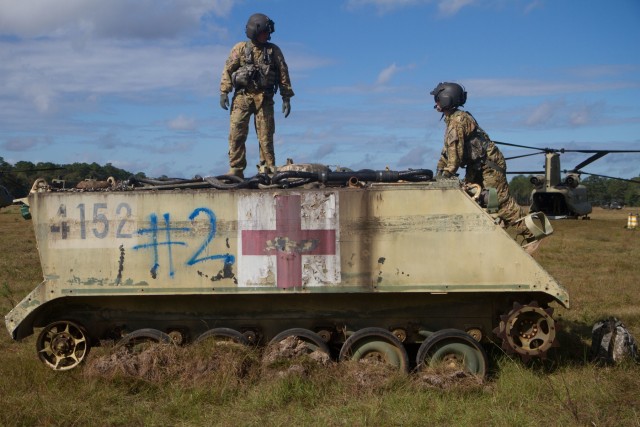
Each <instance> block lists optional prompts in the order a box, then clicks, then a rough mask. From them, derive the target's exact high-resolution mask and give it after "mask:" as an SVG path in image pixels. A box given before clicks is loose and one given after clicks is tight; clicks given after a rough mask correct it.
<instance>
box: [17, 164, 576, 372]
mask: <svg viewBox="0 0 640 427" xmlns="http://www.w3.org/2000/svg"><path fill="white" fill-rule="evenodd" d="M427 172H428V173H426V174H425V173H422V175H421V177H420V178H421V179H415V180H403V179H402V174H400V175H398V174H397V173H393V172H389V171H381V172H375V173H374V172H366V173H365V175H364V176H360V177H359V176H358V173H353V176H349V175H351V174H348V175H345V173H341V174H340V175H338V178H337V179H335V180H334V181H331V180H327V174H326V173H325V172H318V173H317V174H316V173H315V172H314V173H313V174H310V175H314V176H315V175H317V176H318V178H317V179H314V180H308V179H300V176H301V175H300V173H295V174H293V177H294V178H292V179H293V181H292V180H291V179H285V180H283V181H281V184H280V185H273V184H271V185H264V184H263V185H253V188H252V186H248V185H244V184H243V185H235V184H234V183H231V184H224V183H222V184H221V185H218V186H214V187H213V188H211V187H210V186H209V187H207V185H206V181H207V180H203V182H202V184H200V183H197V182H196V183H195V184H193V185H176V184H173V183H169V184H165V185H162V183H160V185H147V184H144V185H142V186H133V185H129V186H127V185H121V186H119V187H116V186H114V188H111V189H100V190H95V191H91V190H82V191H79V190H77V191H56V190H55V189H53V188H51V187H49V186H48V185H47V184H46V182H43V181H40V182H36V184H34V187H33V190H32V192H31V194H30V195H29V205H30V213H31V216H32V221H33V225H34V229H35V234H36V240H37V245H38V250H39V253H40V259H41V264H42V270H43V274H44V281H43V282H42V283H40V284H39V285H38V286H37V287H36V288H35V289H34V290H33V291H32V292H31V293H30V294H29V295H28V296H27V297H26V298H25V299H24V300H23V301H22V302H20V303H19V304H18V305H17V306H16V307H15V308H14V309H13V310H12V311H11V312H10V313H8V314H7V315H6V316H5V322H6V326H7V329H8V331H9V333H10V334H11V336H12V337H13V338H14V339H21V338H24V337H26V336H29V335H31V334H33V333H34V329H39V328H42V330H41V332H40V334H39V336H38V339H37V342H36V346H37V351H38V355H39V357H40V359H41V360H42V361H43V362H44V363H45V364H46V365H48V366H50V367H51V368H53V369H56V370H66V369H71V368H73V367H75V366H77V365H78V364H80V363H81V362H82V361H83V360H84V359H85V358H86V355H87V353H88V351H89V349H90V348H91V346H95V345H99V344H100V343H101V342H102V341H104V340H116V341H120V342H123V343H127V342H129V343H131V342H134V341H136V340H143V339H148V340H155V341H172V342H174V343H176V344H183V345H186V344H189V343H191V342H193V341H197V340H199V339H203V338H206V337H219V338H224V339H233V340H235V341H237V342H240V343H254V344H258V345H259V344H267V343H269V342H271V341H274V340H275V341H277V340H281V339H283V338H285V337H288V336H296V337H298V338H299V339H302V340H303V341H304V342H306V343H308V344H309V346H310V348H313V349H316V350H321V351H324V352H327V353H328V354H329V355H330V356H331V357H333V358H334V359H340V360H344V359H361V358H372V359H378V360H382V361H384V362H386V363H391V364H393V365H396V366H398V367H399V368H400V369H409V368H410V367H413V366H420V365H422V364H428V363H431V362H434V361H438V360H449V361H453V362H455V363H458V364H462V365H464V366H465V367H466V368H467V369H469V370H471V371H472V372H474V373H477V374H480V375H483V374H484V373H485V372H486V369H487V357H486V353H485V349H484V345H485V344H486V343H487V342H496V343H502V347H503V348H504V349H505V350H506V351H507V352H510V353H517V354H519V355H520V356H522V357H523V358H525V359H526V358H530V357H545V355H546V353H547V351H548V350H549V349H550V348H551V347H552V346H555V345H557V342H556V333H555V322H554V319H553V318H552V308H551V307H550V304H552V303H557V304H559V305H562V306H565V307H568V305H569V297H568V294H567V292H566V291H565V290H564V288H563V287H562V286H561V285H560V284H558V283H557V282H556V281H555V280H554V279H553V278H552V277H551V276H550V275H549V274H548V273H547V272H546V271H545V270H544V269H543V268H542V267H541V266H540V265H539V264H538V263H537V262H536V261H535V260H534V259H533V258H532V257H531V256H530V255H529V254H527V253H526V252H525V251H524V250H523V249H522V248H521V246H520V245H519V244H518V243H517V242H516V241H515V240H514V239H513V238H512V237H511V236H510V235H509V234H508V233H507V232H505V230H504V229H502V228H501V227H500V225H498V224H497V223H496V221H495V220H494V218H493V217H492V216H491V215H490V214H489V213H488V212H487V209H484V208H483V207H481V206H480V205H479V204H478V202H476V200H474V198H473V197H472V196H470V195H469V194H468V193H467V192H466V191H465V190H464V189H463V188H462V186H461V183H460V182H459V181H458V180H457V179H447V180H438V181H434V180H432V179H431V176H432V174H431V173H430V171H427ZM329 174H330V173H329ZM389 174H390V175H389ZM302 176H307V175H305V174H302ZM360 178H367V179H368V180H367V181H364V180H362V179H360ZM301 181H302V182H304V183H305V185H300V186H295V185H291V183H294V184H295V183H300V182H301ZM310 181H315V182H310ZM208 182H209V183H212V182H213V183H214V184H215V183H219V184H220V183H221V182H222V181H219V180H218V179H214V180H211V179H209V180H208ZM282 182H284V184H282ZM153 184H158V183H153ZM254 184H255V183H254ZM282 187H285V188H282ZM287 187H289V188H287Z"/></svg>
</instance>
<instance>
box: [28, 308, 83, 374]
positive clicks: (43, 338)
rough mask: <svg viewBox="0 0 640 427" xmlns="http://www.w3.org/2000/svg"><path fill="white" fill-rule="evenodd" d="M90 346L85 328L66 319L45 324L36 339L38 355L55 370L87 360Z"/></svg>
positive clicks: (66, 368) (73, 366) (65, 368)
mask: <svg viewBox="0 0 640 427" xmlns="http://www.w3.org/2000/svg"><path fill="white" fill-rule="evenodd" d="M90 348H91V347H90V345H89V339H88V337H87V333H86V331H85V330H84V328H83V327H82V326H80V325H78V324H76V323H74V322H70V321H66V320H62V321H57V322H53V323H50V324H49V325H47V326H45V327H44V329H43V330H42V332H40V335H38V339H37V340H36V350H37V352H38V357H39V358H40V360H41V361H42V362H43V363H44V364H45V365H47V366H48V367H50V368H51V369H53V370H55V371H67V370H69V369H73V368H75V367H76V366H78V365H79V364H80V363H82V361H83V360H85V358H86V357H87V354H89V349H90Z"/></svg>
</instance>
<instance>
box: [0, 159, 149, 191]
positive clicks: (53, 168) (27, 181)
mask: <svg viewBox="0 0 640 427" xmlns="http://www.w3.org/2000/svg"><path fill="white" fill-rule="evenodd" d="M132 176H135V177H136V178H146V176H145V174H144V173H142V172H138V173H135V174H133V173H131V172H129V171H126V170H124V169H120V168H117V167H115V166H113V165H112V164H111V163H107V164H106V165H104V166H103V165H99V164H97V163H95V162H94V163H72V164H57V163H51V162H38V163H33V162H25V161H19V162H16V164H15V165H12V164H10V163H8V162H6V161H5V160H4V158H3V157H0V185H2V186H3V187H5V188H6V189H7V190H9V193H11V195H12V196H13V197H14V198H21V197H25V196H26V195H27V194H29V190H30V189H31V186H32V185H33V183H34V182H35V180H36V179H38V178H44V179H45V180H46V181H47V182H52V181H53V180H61V181H64V182H65V186H66V187H67V188H69V187H75V185H76V184H77V183H79V182H80V181H84V180H85V179H95V180H98V181H106V180H107V178H109V177H113V178H115V179H116V180H117V181H124V180H126V179H129V178H131V177H132Z"/></svg>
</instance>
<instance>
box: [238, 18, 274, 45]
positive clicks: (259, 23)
mask: <svg viewBox="0 0 640 427" xmlns="http://www.w3.org/2000/svg"><path fill="white" fill-rule="evenodd" d="M265 30H266V31H269V38H268V39H267V40H270V39H271V33H273V32H275V31H276V29H275V23H274V22H273V21H272V20H271V19H269V17H268V16H267V15H265V14H263V13H254V14H253V15H251V16H250V17H249V20H248V21H247V27H246V31H245V32H246V33H247V37H249V38H250V39H251V40H253V41H255V40H256V38H257V37H258V34H260V33H261V32H263V31H265Z"/></svg>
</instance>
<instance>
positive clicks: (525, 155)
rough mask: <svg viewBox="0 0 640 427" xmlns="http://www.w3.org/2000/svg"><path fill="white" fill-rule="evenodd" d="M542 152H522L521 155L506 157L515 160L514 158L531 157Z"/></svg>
mask: <svg viewBox="0 0 640 427" xmlns="http://www.w3.org/2000/svg"><path fill="white" fill-rule="evenodd" d="M539 154H540V153H529V154H522V155H521V156H513V157H505V160H513V159H520V158H522V157H531V156H537V155H539Z"/></svg>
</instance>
